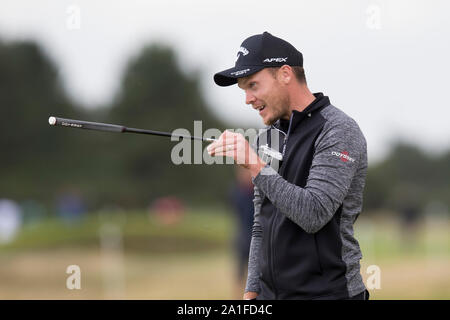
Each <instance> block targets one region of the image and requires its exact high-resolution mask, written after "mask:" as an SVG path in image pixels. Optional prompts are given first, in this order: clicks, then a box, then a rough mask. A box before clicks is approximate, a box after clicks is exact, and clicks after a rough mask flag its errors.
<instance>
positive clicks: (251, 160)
mask: <svg viewBox="0 0 450 320" xmlns="http://www.w3.org/2000/svg"><path fill="white" fill-rule="evenodd" d="M208 153H209V154H210V155H211V156H225V157H231V158H233V159H234V161H235V162H236V163H237V164H238V165H240V166H242V167H244V168H246V169H249V170H250V173H251V175H252V177H256V176H257V175H258V173H259V172H260V171H261V169H262V168H264V166H265V165H266V164H265V163H264V162H263V161H262V160H261V158H259V157H258V155H257V154H256V152H255V151H254V150H253V149H252V148H251V147H250V145H249V143H248V142H247V140H246V139H245V138H244V136H243V135H242V134H240V133H234V132H230V131H227V130H225V131H224V132H223V133H222V134H221V135H220V137H219V139H218V140H217V141H214V142H213V143H211V144H210V145H209V146H208Z"/></svg>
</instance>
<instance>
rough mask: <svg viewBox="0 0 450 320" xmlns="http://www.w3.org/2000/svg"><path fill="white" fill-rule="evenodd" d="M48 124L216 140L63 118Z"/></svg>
mask: <svg viewBox="0 0 450 320" xmlns="http://www.w3.org/2000/svg"><path fill="white" fill-rule="evenodd" d="M48 122H49V124H50V125H52V126H63V127H71V128H79V129H88V130H98V131H109V132H119V133H122V132H125V133H127V132H129V133H140V134H150V135H154V136H163V137H177V138H186V139H192V140H201V141H207V142H213V141H215V140H216V139H212V138H203V137H195V136H187V135H182V134H172V133H170V132H162V131H155V130H146V129H137V128H127V127H125V126H121V125H117V124H109V123H100V122H89V121H83V120H74V119H65V118H59V117H50V118H48Z"/></svg>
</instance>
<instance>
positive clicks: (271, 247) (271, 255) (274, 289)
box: [268, 114, 294, 300]
mask: <svg viewBox="0 0 450 320" xmlns="http://www.w3.org/2000/svg"><path fill="white" fill-rule="evenodd" d="M293 118H294V115H293V114H292V115H291V118H290V119H289V127H288V131H287V133H286V135H285V136H284V140H283V152H282V155H283V158H282V159H283V160H282V161H284V154H285V152H286V145H287V141H288V138H289V133H290V131H291V124H292V119H293ZM275 129H276V128H275ZM277 130H278V129H277ZM279 131H280V130H279ZM283 163H284V162H283ZM282 165H283V164H282ZM280 171H281V167H280ZM277 214H278V209H277V210H276V211H275V216H274V217H273V219H272V222H271V225H270V238H269V252H268V256H269V263H270V280H271V281H272V287H273V291H274V294H275V300H276V299H278V290H277V287H276V285H275V276H274V273H275V272H274V269H275V267H274V259H273V256H274V254H273V230H274V221H275V220H276V217H277Z"/></svg>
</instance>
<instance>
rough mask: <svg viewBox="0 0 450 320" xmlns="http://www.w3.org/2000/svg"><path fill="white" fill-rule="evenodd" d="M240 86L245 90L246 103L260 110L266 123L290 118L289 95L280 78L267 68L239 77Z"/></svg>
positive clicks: (269, 123)
mask: <svg viewBox="0 0 450 320" xmlns="http://www.w3.org/2000/svg"><path fill="white" fill-rule="evenodd" d="M238 86H239V88H241V89H242V90H244V91H245V103H246V104H251V105H252V107H253V109H255V110H257V111H258V112H259V115H260V116H261V118H262V120H263V122H264V124H265V125H271V124H273V123H274V122H275V121H277V120H278V119H280V118H285V119H288V118H289V96H288V94H287V90H286V88H285V87H284V86H283V85H282V84H281V82H280V80H279V79H278V78H277V77H276V76H275V77H274V75H273V74H272V73H271V71H269V70H267V69H262V70H261V71H259V72H257V73H255V74H253V75H251V76H248V77H244V78H240V79H238Z"/></svg>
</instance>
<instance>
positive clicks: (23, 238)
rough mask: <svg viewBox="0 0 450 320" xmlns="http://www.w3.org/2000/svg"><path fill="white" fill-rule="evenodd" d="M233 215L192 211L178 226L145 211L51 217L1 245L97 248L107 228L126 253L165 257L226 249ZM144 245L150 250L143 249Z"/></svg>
mask: <svg viewBox="0 0 450 320" xmlns="http://www.w3.org/2000/svg"><path fill="white" fill-rule="evenodd" d="M230 214H231V213H230ZM230 214H229V213H228V212H226V210H224V209H221V208H219V209H218V208H203V209H197V210H188V211H187V212H186V213H184V214H183V215H182V216H181V218H180V221H178V222H177V223H174V224H166V223H164V222H163V221H162V220H160V219H158V217H157V216H156V215H155V213H149V212H144V211H130V212H127V213H123V212H114V213H104V212H94V213H90V214H88V215H86V217H83V218H82V219H81V220H77V221H74V222H73V223H70V224H69V223H67V222H64V221H63V220H61V219H59V218H57V217H50V218H47V219H44V220H42V221H41V222H39V223H36V224H33V225H29V226H26V227H25V228H23V229H22V230H21V231H20V233H19V234H18V235H17V237H16V239H15V240H14V241H13V242H11V243H8V244H5V245H0V250H2V251H4V252H8V251H17V250H30V249H51V248H58V247H77V248H80V247H81V248H82V247H91V248H92V247H93V248H97V247H98V246H99V237H100V232H101V227H102V226H103V225H108V226H110V225H113V226H117V227H118V228H119V229H120V230H121V237H122V238H123V241H124V245H125V249H128V250H150V251H156V252H160V253H164V252H165V250H169V251H176V250H179V249H180V250H181V249H183V250H185V249H186V246H189V247H190V248H191V249H193V250H196V249H199V250H200V249H207V248H224V247H225V246H226V245H227V242H228V240H229V236H230V233H232V232H233V231H232V223H233V221H232V220H231V217H230ZM142 242H145V243H147V244H148V246H145V245H142ZM168 242H169V244H168ZM170 243H171V244H172V246H171V245H170ZM158 245H160V246H161V248H159V247H158ZM183 245H184V246H185V247H183ZM180 246H181V247H180ZM162 249H165V250H162Z"/></svg>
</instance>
